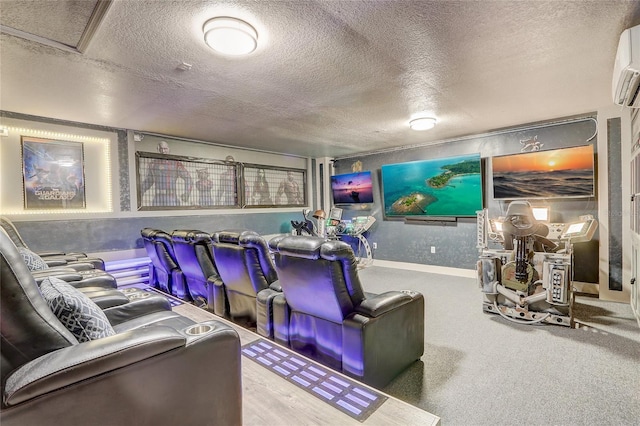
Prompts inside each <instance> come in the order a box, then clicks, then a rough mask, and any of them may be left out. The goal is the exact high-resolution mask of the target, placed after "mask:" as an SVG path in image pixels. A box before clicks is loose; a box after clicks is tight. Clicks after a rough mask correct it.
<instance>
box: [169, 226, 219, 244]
mask: <svg viewBox="0 0 640 426" xmlns="http://www.w3.org/2000/svg"><path fill="white" fill-rule="evenodd" d="M171 239H172V240H173V241H174V242H177V243H187V244H198V243H203V242H204V243H210V242H211V235H209V234H207V233H206V232H204V231H198V230H184V229H178V230H175V231H173V232H172V233H171Z"/></svg>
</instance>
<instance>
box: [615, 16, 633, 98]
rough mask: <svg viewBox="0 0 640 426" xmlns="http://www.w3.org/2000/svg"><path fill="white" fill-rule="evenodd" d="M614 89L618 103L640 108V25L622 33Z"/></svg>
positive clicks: (617, 55)
mask: <svg viewBox="0 0 640 426" xmlns="http://www.w3.org/2000/svg"><path fill="white" fill-rule="evenodd" d="M612 90H613V102H615V103H616V104H617V105H622V106H625V107H630V108H640V93H639V92H640V25H637V26H635V27H632V28H629V29H626V30H624V31H623V32H622V34H621V35H620V42H619V43H618V52H617V54H616V62H615V64H614V67H613V83H612Z"/></svg>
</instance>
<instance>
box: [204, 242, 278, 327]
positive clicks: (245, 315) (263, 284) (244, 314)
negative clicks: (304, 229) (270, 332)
mask: <svg viewBox="0 0 640 426" xmlns="http://www.w3.org/2000/svg"><path fill="white" fill-rule="evenodd" d="M211 238H212V241H213V244H212V248H213V258H214V260H215V264H216V267H217V269H218V273H219V274H220V278H221V279H222V281H221V282H219V283H218V284H221V283H224V284H223V287H224V288H223V291H224V294H225V296H226V300H227V304H228V312H226V313H225V316H228V317H229V318H230V319H231V320H232V321H234V322H238V323H244V324H246V325H248V326H250V327H253V326H255V325H256V316H257V313H256V297H257V295H258V292H260V291H261V290H264V289H266V288H268V287H269V285H270V284H271V283H273V282H274V281H276V280H277V279H278V275H277V274H276V270H275V268H274V266H273V262H272V260H271V256H270V253H269V248H268V247H267V243H266V242H265V241H264V239H263V238H262V237H261V236H260V235H259V234H257V233H256V232H253V231H250V230H226V231H219V232H215V233H213V234H212V236H211Z"/></svg>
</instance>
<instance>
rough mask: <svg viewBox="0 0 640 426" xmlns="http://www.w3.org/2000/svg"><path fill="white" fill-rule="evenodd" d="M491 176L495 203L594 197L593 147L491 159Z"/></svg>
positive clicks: (561, 149)
mask: <svg viewBox="0 0 640 426" xmlns="http://www.w3.org/2000/svg"><path fill="white" fill-rule="evenodd" d="M491 177H492V182H493V198H494V199H495V200H516V199H536V198H544V199H547V198H560V197H562V198H565V197H567V198H578V197H593V196H594V195H595V173H594V156H593V145H584V146H575V147H571V148H559V149H552V150H546V151H536V152H525V153H521V154H512V155H503V156H499V157H493V158H492V159H491Z"/></svg>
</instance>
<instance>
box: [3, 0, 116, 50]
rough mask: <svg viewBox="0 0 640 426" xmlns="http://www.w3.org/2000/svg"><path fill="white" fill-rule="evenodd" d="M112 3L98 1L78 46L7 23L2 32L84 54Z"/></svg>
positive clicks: (107, 0)
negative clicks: (13, 26)
mask: <svg viewBox="0 0 640 426" xmlns="http://www.w3.org/2000/svg"><path fill="white" fill-rule="evenodd" d="M112 4H113V0H98V2H97V3H96V7H95V8H94V9H93V12H92V13H91V17H90V18H89V20H88V21H87V25H86V27H85V29H84V31H83V33H82V36H80V40H79V41H78V45H77V46H71V45H68V44H66V43H61V42H59V41H56V40H52V39H49V38H46V37H41V36H39V35H36V34H31V33H28V32H26V31H22V30H18V29H16V28H12V27H9V26H7V25H1V24H0V32H2V33H5V34H9V35H12V36H14V37H20V38H22V39H25V40H29V41H33V42H36V43H40V44H43V45H45V46H49V47H53V48H55V49H59V50H63V51H65V52H70V53H80V54H82V53H84V52H85V51H86V50H87V48H88V47H89V44H90V43H91V40H92V39H93V37H94V35H95V34H96V32H97V31H98V28H100V25H101V24H102V22H103V21H104V17H105V16H106V14H107V12H108V11H109V8H110V7H111V5H112Z"/></svg>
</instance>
